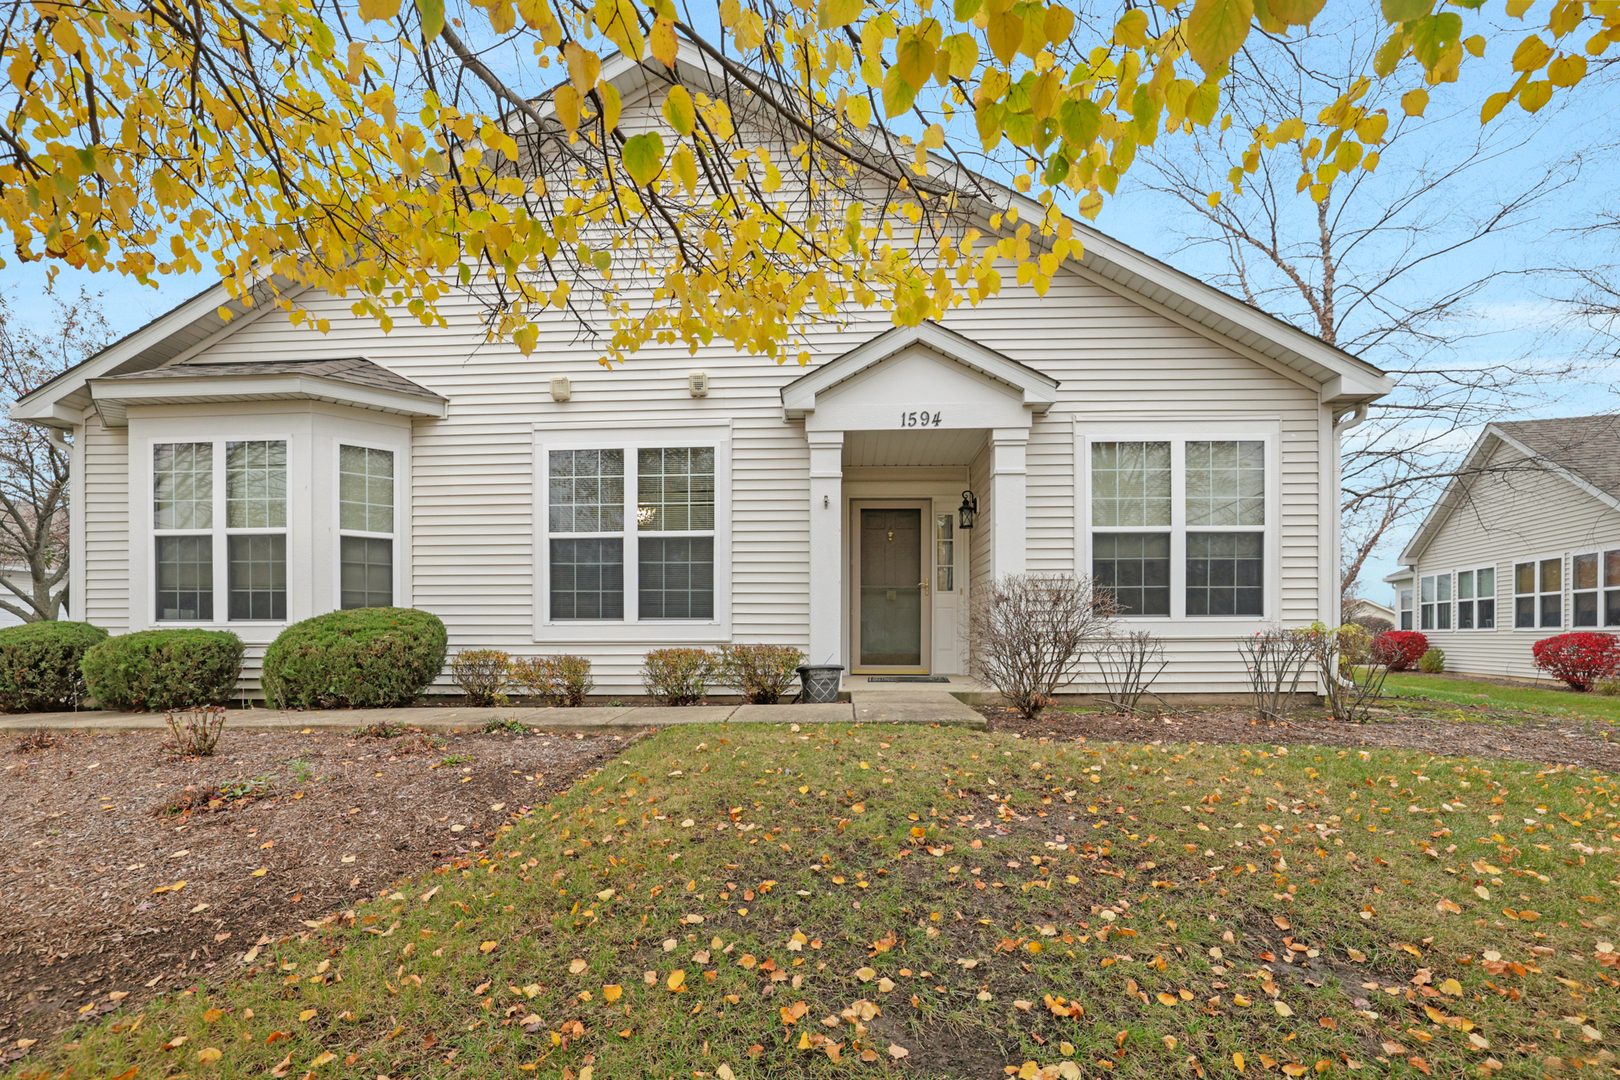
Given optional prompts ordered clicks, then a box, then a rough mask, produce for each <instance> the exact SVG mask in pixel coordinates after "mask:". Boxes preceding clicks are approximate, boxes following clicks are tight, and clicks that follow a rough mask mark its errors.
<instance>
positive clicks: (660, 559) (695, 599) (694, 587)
mask: <svg viewBox="0 0 1620 1080" xmlns="http://www.w3.org/2000/svg"><path fill="white" fill-rule="evenodd" d="M639 546H640V567H639V572H640V580H639V582H638V584H639V591H640V599H639V601H638V605H637V606H638V608H639V609H640V610H639V615H640V617H641V618H643V619H712V618H714V537H712V536H643V537H641V539H640V545H639Z"/></svg>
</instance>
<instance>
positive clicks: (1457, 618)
mask: <svg viewBox="0 0 1620 1080" xmlns="http://www.w3.org/2000/svg"><path fill="white" fill-rule="evenodd" d="M1481 570H1490V571H1491V572H1492V581H1493V582H1496V581H1497V580H1498V579H1500V578H1501V576H1502V575H1501V573H1500V571H1499V569H1498V568H1497V567H1495V566H1492V565H1490V564H1489V563H1487V564H1485V565H1484V566H1470V567H1466V568H1464V569H1462V570H1454V571H1452V574H1451V579H1452V580H1451V603H1452V606H1453V607H1454V608H1455V610H1454V611H1453V613H1452V619H1451V629H1452V630H1453V631H1454V632H1456V633H1459V634H1473V633H1478V632H1480V631H1483V632H1485V633H1487V634H1490V633H1495V632H1496V628H1497V627H1499V626H1501V625H1502V600H1501V593H1502V587H1501V585H1500V584H1493V585H1492V592H1491V595H1490V596H1480V595H1479V572H1480V571H1481ZM1463 574H1473V575H1474V595H1473V596H1472V597H1471V598H1469V599H1467V600H1464V599H1463V598H1462V597H1461V596H1459V595H1458V589H1459V587H1460V586H1459V583H1460V582H1461V581H1462V575H1463ZM1481 600H1490V601H1491V602H1492V603H1493V604H1494V605H1495V607H1494V608H1493V611H1494V614H1493V615H1492V617H1491V621H1492V623H1493V625H1491V626H1480V625H1479V602H1480V601H1481ZM1464 604H1473V605H1474V625H1473V626H1463V625H1462V606H1463V605H1464Z"/></svg>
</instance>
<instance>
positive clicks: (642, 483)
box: [539, 440, 718, 623]
mask: <svg viewBox="0 0 1620 1080" xmlns="http://www.w3.org/2000/svg"><path fill="white" fill-rule="evenodd" d="M539 460H540V462H541V463H542V467H543V469H544V478H543V490H544V492H545V510H544V515H543V521H544V526H545V541H544V545H543V549H542V551H543V556H544V558H545V578H546V588H545V595H544V606H545V619H546V620H547V621H550V622H622V623H636V622H703V623H708V622H711V621H713V620H714V619H715V612H716V598H715V584H716V536H717V533H716V526H717V520H716V514H717V505H718V499H717V489H716V476H717V472H718V470H717V447H716V446H714V445H676V444H674V442H673V440H671V441H670V442H669V443H665V442H663V441H660V442H659V443H658V444H657V445H653V444H651V443H649V444H647V445H636V444H635V443H634V442H632V441H630V440H626V441H625V442H624V443H622V444H620V445H606V446H603V445H597V446H579V447H558V446H547V447H545V449H544V453H543V454H542V455H541V456H540V458H539Z"/></svg>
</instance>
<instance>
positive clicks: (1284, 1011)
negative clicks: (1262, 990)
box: [1272, 1001, 1294, 1016]
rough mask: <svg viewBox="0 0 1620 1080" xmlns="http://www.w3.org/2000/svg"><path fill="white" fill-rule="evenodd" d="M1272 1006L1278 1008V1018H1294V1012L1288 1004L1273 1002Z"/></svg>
mask: <svg viewBox="0 0 1620 1080" xmlns="http://www.w3.org/2000/svg"><path fill="white" fill-rule="evenodd" d="M1272 1004H1273V1005H1275V1006H1276V1007H1277V1015H1278V1016H1293V1015H1294V1010H1293V1009H1290V1008H1289V1007H1288V1006H1287V1004H1286V1003H1284V1002H1281V1001H1273V1002H1272Z"/></svg>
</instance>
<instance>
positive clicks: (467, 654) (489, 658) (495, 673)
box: [450, 649, 512, 705]
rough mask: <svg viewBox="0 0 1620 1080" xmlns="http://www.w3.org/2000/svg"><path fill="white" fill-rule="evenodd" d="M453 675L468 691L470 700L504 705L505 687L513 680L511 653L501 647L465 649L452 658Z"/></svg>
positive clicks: (451, 675)
mask: <svg viewBox="0 0 1620 1080" xmlns="http://www.w3.org/2000/svg"><path fill="white" fill-rule="evenodd" d="M450 677H451V678H452V679H454V680H456V685H457V686H459V687H461V692H462V693H463V694H466V695H467V704H469V705H505V704H506V695H505V694H504V693H502V691H503V690H505V689H506V685H507V683H509V682H511V681H512V654H511V653H505V652H502V651H501V650H499V649H463V650H462V651H461V652H458V653H456V656H455V659H453V660H451V661H450Z"/></svg>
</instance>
